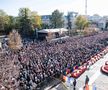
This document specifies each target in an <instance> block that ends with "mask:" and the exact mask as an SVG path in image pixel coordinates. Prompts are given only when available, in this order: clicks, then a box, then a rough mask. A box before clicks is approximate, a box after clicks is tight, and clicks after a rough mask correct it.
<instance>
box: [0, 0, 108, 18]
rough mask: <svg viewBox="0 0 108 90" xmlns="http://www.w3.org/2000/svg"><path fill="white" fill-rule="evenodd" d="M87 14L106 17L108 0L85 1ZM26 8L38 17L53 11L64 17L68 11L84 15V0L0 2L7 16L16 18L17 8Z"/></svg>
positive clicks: (5, 0) (17, 0)
mask: <svg viewBox="0 0 108 90" xmlns="http://www.w3.org/2000/svg"><path fill="white" fill-rule="evenodd" d="M87 1H88V4H87V5H88V8H87V14H88V15H93V14H99V15H100V16H104V15H108V3H107V2H108V0H87ZM22 7H27V8H29V9H30V10H31V11H37V12H38V14H39V15H48V14H51V13H52V12H53V11H54V10H55V9H58V10H59V11H60V12H63V13H64V14H65V15H66V14H67V13H68V12H69V11H75V12H78V13H79V14H82V15H84V14H85V0H0V9H2V10H4V11H5V12H6V13H7V14H8V15H13V16H17V15H18V12H19V11H18V10H19V8H22Z"/></svg>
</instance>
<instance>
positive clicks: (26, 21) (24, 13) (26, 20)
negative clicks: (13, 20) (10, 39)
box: [19, 8, 33, 36]
mask: <svg viewBox="0 0 108 90" xmlns="http://www.w3.org/2000/svg"><path fill="white" fill-rule="evenodd" d="M30 16H31V11H30V10H29V9H28V8H20V9H19V23H20V33H21V34H22V35H23V36H30V35H31V34H32V33H33V26H32V20H31V19H30Z"/></svg>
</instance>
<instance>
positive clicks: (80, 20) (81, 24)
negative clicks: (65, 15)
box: [75, 15, 89, 30]
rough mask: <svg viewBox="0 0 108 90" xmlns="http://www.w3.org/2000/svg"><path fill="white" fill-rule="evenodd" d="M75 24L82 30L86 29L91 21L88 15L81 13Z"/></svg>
mask: <svg viewBox="0 0 108 90" xmlns="http://www.w3.org/2000/svg"><path fill="white" fill-rule="evenodd" d="M75 24H76V26H77V29H80V30H81V29H84V28H85V27H88V25H89V22H88V20H87V19H86V17H84V16H81V15H80V16H78V17H77V18H76V21H75Z"/></svg>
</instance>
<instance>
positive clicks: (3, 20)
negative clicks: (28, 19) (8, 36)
mask: <svg viewBox="0 0 108 90" xmlns="http://www.w3.org/2000/svg"><path fill="white" fill-rule="evenodd" d="M9 20H10V18H9V16H8V15H7V14H6V13H5V12H4V11H3V10H0V32H1V33H3V34H4V33H5V32H6V31H7V28H8V26H9Z"/></svg>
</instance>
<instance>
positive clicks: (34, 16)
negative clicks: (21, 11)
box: [31, 12, 42, 29]
mask: <svg viewBox="0 0 108 90" xmlns="http://www.w3.org/2000/svg"><path fill="white" fill-rule="evenodd" d="M31 20H32V24H33V27H34V28H38V29H41V25H42V20H41V17H40V16H39V15H38V14H37V12H31Z"/></svg>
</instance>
